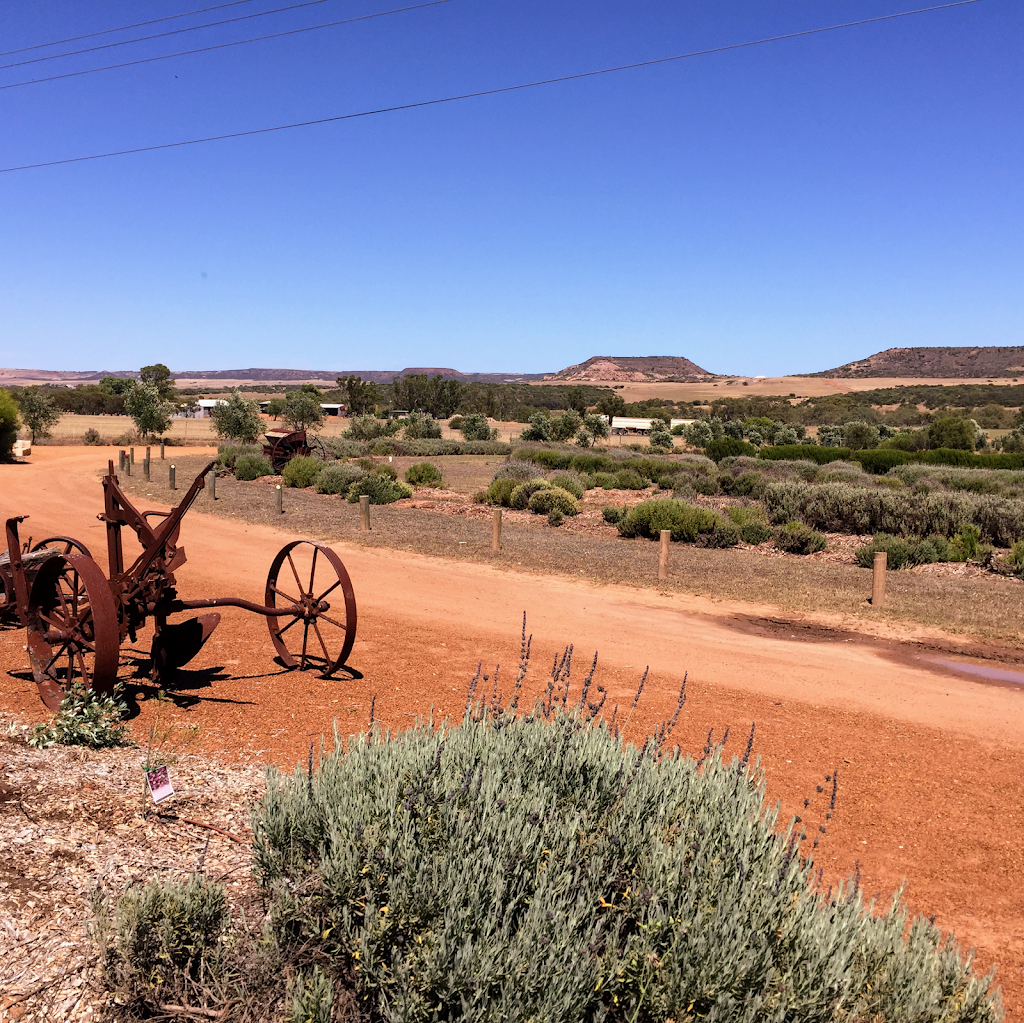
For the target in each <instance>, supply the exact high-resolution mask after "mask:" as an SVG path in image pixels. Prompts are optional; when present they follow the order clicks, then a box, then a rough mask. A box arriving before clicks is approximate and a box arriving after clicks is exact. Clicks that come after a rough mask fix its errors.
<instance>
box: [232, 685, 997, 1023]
mask: <svg viewBox="0 0 1024 1023" xmlns="http://www.w3.org/2000/svg"><path fill="white" fill-rule="evenodd" d="M556 684H557V686H558V688H555V685H556ZM567 689H568V682H566V685H565V689H563V688H562V686H561V677H560V676H559V675H558V674H557V673H555V682H554V683H553V685H552V690H551V691H549V692H550V695H549V697H548V699H547V702H546V704H545V705H543V706H541V707H538V708H536V709H535V711H534V713H532V714H529V715H525V716H521V717H516V716H515V715H513V714H509V713H506V712H504V711H503V710H501V709H500V708H496V707H494V706H493V705H491V706H486V705H485V706H482V707H477V708H474V711H471V712H470V713H468V714H467V716H466V718H465V720H464V721H463V722H462V724H461V725H460V726H459V727H454V728H452V727H447V726H442V727H436V726H434V725H432V724H429V725H427V724H425V725H422V726H420V727H417V728H414V729H411V730H408V731H403V732H400V733H396V734H392V733H388V732H382V731H381V730H379V729H374V730H373V732H372V733H371V734H370V735H369V736H366V735H364V736H361V737H358V738H352V739H350V740H348V742H347V743H346V744H345V745H342V743H341V742H340V741H339V742H338V744H337V746H336V749H335V751H334V752H333V753H332V754H331V755H329V756H328V757H327V758H325V760H324V762H323V763H322V764H321V766H320V769H319V770H318V771H317V772H316V773H313V772H307V771H305V770H301V771H298V772H296V774H294V775H293V776H291V777H282V776H280V775H279V774H278V773H277V772H276V771H274V770H271V771H270V772H269V774H268V782H267V792H266V795H265V797H264V799H263V801H262V803H261V804H260V805H259V806H258V807H257V808H256V810H255V811H254V813H253V817H252V826H253V833H254V851H255V857H254V858H255V873H256V877H257V880H258V882H259V884H260V885H261V886H262V888H263V890H264V892H265V893H266V896H265V897H266V898H267V899H268V900H269V905H268V910H269V912H268V916H267V919H268V924H267V932H266V939H265V940H268V941H269V940H274V941H276V942H277V944H278V945H279V946H280V947H282V948H285V947H287V948H289V949H292V950H297V949H301V950H302V967H301V968H302V969H303V970H308V969H309V964H310V963H317V964H319V967H320V969H321V971H322V972H323V973H324V974H325V975H327V976H329V977H330V978H331V979H332V981H333V985H334V988H335V990H337V989H339V988H342V987H343V986H347V985H351V986H352V987H353V988H354V991H352V994H354V996H355V1003H356V1004H358V1005H359V1006H360V1007H361V1008H362V1011H363V1012H364V1013H365V1016H366V1018H369V1019H379V1020H387V1021H394V1023H398V1021H402V1023H427V1021H433V1020H447V1021H457V1023H498V1021H501V1023H506V1021H508V1023H527V1021H531V1020H551V1021H558V1023H584V1021H592V1020H605V1021H607V1023H635V1021H637V1020H644V1021H651V1023H655V1021H658V1023H660V1021H665V1020H670V1019H672V1020H679V1021H683V1020H699V1019H707V1020H715V1021H719V1023H733V1021H735V1023H740V1021H759V1020H790V1019H792V1020H796V1019H799V1020H801V1021H806V1023H834V1021H836V1020H855V1019H860V1020H916V1021H923V1020H942V1021H944V1023H968V1021H970V1023H997V1021H998V1020H999V1018H1000V1008H999V1001H998V997H999V996H998V994H997V993H995V992H990V991H989V980H990V978H986V979H982V978H979V977H976V976H975V975H974V974H973V973H972V972H971V960H970V958H969V957H966V958H965V957H962V956H961V955H960V952H959V950H958V949H957V947H956V946H955V945H954V944H953V943H952V941H951V940H949V939H945V938H944V937H943V936H942V934H941V932H940V930H939V929H938V928H937V927H935V926H934V924H931V923H929V922H928V921H927V920H926V919H924V918H917V919H915V920H913V921H911V920H909V919H908V914H907V912H906V910H905V909H903V908H902V906H901V904H900V900H899V897H898V896H897V897H896V898H894V899H893V900H892V903H891V904H890V905H889V906H888V907H885V908H883V907H881V906H877V905H876V904H875V903H874V902H873V901H872V903H871V904H870V905H868V904H865V902H864V900H863V899H862V897H861V893H860V890H859V887H858V883H857V881H856V880H855V879H851V880H850V881H848V882H845V883H842V884H840V885H838V886H833V887H831V888H828V889H827V890H826V889H825V888H824V887H823V886H821V885H820V884H818V883H817V870H816V863H815V862H814V858H813V857H814V849H813V848H810V846H811V842H810V841H807V840H806V838H807V832H810V831H811V830H812V829H811V828H810V827H809V826H807V825H805V824H804V823H803V822H802V821H801V820H800V818H794V819H793V820H791V821H790V822H789V824H788V825H785V824H782V823H781V822H780V821H779V819H778V815H779V810H778V805H777V804H771V803H769V802H768V800H767V799H766V795H765V784H764V778H763V775H762V774H761V772H760V770H759V769H758V768H757V766H756V765H753V764H752V763H751V761H750V746H749V744H748V747H747V752H746V753H745V754H744V755H743V756H742V757H739V756H736V757H733V758H732V759H731V760H728V759H727V758H726V757H725V756H724V754H723V751H722V748H721V747H710V745H709V746H708V747H707V748H706V749H705V750H704V753H703V755H702V756H701V757H700V758H699V759H694V758H691V757H690V756H688V755H679V754H678V753H676V754H674V755H673V754H671V753H670V752H669V751H668V749H667V748H666V744H665V736H666V735H667V734H668V733H669V732H670V730H671V723H669V724H667V725H666V726H665V727H664V728H663V729H661V730H659V733H658V735H659V736H660V737H661V738H660V739H655V740H653V741H650V740H649V741H648V742H647V743H646V744H645V745H644V746H643V747H642V748H639V747H637V746H634V745H632V744H630V743H625V744H623V742H622V740H621V738H620V737H619V736H618V733H617V731H616V730H615V729H614V727H612V726H610V725H608V724H607V723H605V722H603V721H601V720H599V719H596V718H595V714H596V709H597V708H598V707H599V705H600V702H594V703H591V702H589V700H588V697H589V695H590V693H589V689H588V690H587V691H586V692H584V693H583V695H582V696H581V698H580V703H579V705H578V707H577V708H576V709H575V710H566V709H564V707H565V704H566V703H567V698H568V692H567ZM826 785H827V786H828V788H827V789H826V788H825V786H826ZM821 787H822V788H823V789H825V793H824V794H823V796H822V798H823V799H824V800H825V803H824V805H823V807H822V808H821V809H820V810H818V811H815V810H811V811H803V816H804V817H808V816H809V815H811V814H815V813H816V817H817V819H822V821H823V823H822V825H821V826H822V827H823V828H824V827H826V826H827V825H825V824H824V820H827V819H828V818H829V817H831V815H832V812H833V809H834V806H835V801H836V792H837V788H838V778H837V776H836V775H835V773H833V772H830V773H829V774H828V775H827V776H826V777H825V785H822V786H821ZM830 794H831V803H830V802H828V800H829V798H830ZM805 828H806V830H804V829H805ZM816 844H817V842H816V841H815V843H814V845H815V846H816ZM320 989H321V992H326V991H327V990H328V988H327V985H326V984H324V983H322V982H321V983H320ZM293 990H294V989H293ZM325 997H326V994H325V993H321V994H319V995H318V996H317V998H316V1000H315V1002H316V1004H317V1005H320V1006H322V1005H323V1003H324V1000H325ZM350 1004H351V1003H350ZM333 1008H334V1010H335V1011H336V1012H338V1011H341V1010H340V1006H339V1005H335V1006H333Z"/></svg>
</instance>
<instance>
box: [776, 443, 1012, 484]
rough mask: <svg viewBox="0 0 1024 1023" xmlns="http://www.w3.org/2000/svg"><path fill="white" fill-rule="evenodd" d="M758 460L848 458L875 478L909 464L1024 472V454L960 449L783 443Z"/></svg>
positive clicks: (823, 462)
mask: <svg viewBox="0 0 1024 1023" xmlns="http://www.w3.org/2000/svg"><path fill="white" fill-rule="evenodd" d="M757 456H758V458H764V459H769V460H774V459H787V460H792V459H805V460H808V461H812V462H817V463H818V464H819V465H824V464H826V463H828V462H833V461H836V460H837V459H840V458H841V459H844V460H845V461H856V462H860V464H861V465H862V466H864V469H865V471H867V472H869V473H872V474H873V475H876V476H877V475H881V474H882V473H885V472H888V471H889V470H890V469H891V468H893V466H896V465H906V464H907V463H908V462H924V463H926V464H930V465H959V466H965V467H971V468H976V469H1024V452H1017V453H1014V454H976V453H975V452H973V451H961V450H959V449H957V448H935V449H934V450H932V451H899V450H896V449H894V448H869V449H865V450H863V451H851V450H850V449H849V448H824V447H817V446H815V445H813V444H783V445H779V446H778V447H763V448H761V449H760V451H758V453H757Z"/></svg>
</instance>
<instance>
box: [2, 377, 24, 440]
mask: <svg viewBox="0 0 1024 1023" xmlns="http://www.w3.org/2000/svg"><path fill="white" fill-rule="evenodd" d="M20 426H21V418H20V416H19V415H18V403H17V402H16V401H15V400H14V397H13V395H12V394H11V392H10V391H7V390H4V388H2V387H0V458H6V457H7V456H8V455H10V453H11V451H12V449H13V448H14V442H15V441H16V440H17V439H18V428H19V427H20Z"/></svg>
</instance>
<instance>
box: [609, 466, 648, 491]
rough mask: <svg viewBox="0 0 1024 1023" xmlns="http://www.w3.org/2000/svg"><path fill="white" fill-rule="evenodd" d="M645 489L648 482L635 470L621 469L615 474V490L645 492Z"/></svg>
mask: <svg viewBox="0 0 1024 1023" xmlns="http://www.w3.org/2000/svg"><path fill="white" fill-rule="evenodd" d="M647 487H648V480H647V479H645V478H644V477H643V476H641V475H640V473H638V472H637V471H636V469H621V470H620V471H619V472H617V473H616V474H615V489H616V490H646V489H647Z"/></svg>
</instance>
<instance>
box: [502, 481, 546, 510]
mask: <svg viewBox="0 0 1024 1023" xmlns="http://www.w3.org/2000/svg"><path fill="white" fill-rule="evenodd" d="M550 486H551V484H550V483H548V481H547V480H546V479H543V478H541V477H538V478H537V479H533V480H527V481H526V482H525V483H517V484H516V485H515V486H514V487H513V488H512V493H511V494H510V495H509V500H508V505H509V507H510V508H518V509H519V510H520V511H522V510H523V509H524V508H527V507H528V506H529V504H530V498H531V497H533V495H534V494H535V493H537V491H538V490H544V489H546V488H547V487H550Z"/></svg>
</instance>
